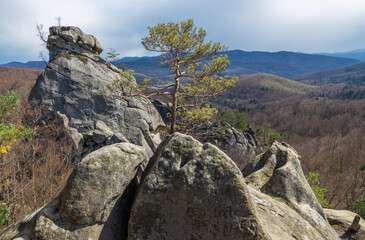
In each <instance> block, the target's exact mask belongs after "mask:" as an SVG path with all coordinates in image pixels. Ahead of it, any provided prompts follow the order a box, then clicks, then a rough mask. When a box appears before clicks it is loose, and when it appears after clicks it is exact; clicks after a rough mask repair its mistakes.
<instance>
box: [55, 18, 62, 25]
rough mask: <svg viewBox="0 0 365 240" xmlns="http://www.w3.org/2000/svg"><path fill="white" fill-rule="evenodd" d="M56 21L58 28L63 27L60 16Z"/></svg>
mask: <svg viewBox="0 0 365 240" xmlns="http://www.w3.org/2000/svg"><path fill="white" fill-rule="evenodd" d="M55 19H56V21H57V24H58V26H59V27H61V20H62V18H61V17H60V16H58V17H55Z"/></svg>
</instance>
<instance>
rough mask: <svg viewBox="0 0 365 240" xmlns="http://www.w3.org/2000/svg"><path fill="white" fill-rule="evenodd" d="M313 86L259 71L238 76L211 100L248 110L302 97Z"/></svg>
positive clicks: (312, 88)
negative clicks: (234, 83)
mask: <svg viewBox="0 0 365 240" xmlns="http://www.w3.org/2000/svg"><path fill="white" fill-rule="evenodd" d="M315 88H316V87H314V86H310V85H307V84H303V83H299V82H295V81H292V80H290V79H287V78H282V77H279V76H276V75H272V74H267V73H259V74H252V75H247V76H240V77H239V81H238V82H237V84H236V86H235V87H234V88H232V89H231V90H229V91H227V92H226V93H225V94H223V95H222V96H219V97H217V98H215V99H214V100H213V102H215V103H217V104H219V105H223V106H228V107H231V108H234V109H236V108H237V109H239V110H242V111H248V110H252V109H257V108H263V107H264V106H266V105H267V104H272V103H276V102H278V101H287V100H288V99H289V98H293V97H295V98H302V97H303V96H305V94H307V93H309V92H310V91H312V90H314V89H315Z"/></svg>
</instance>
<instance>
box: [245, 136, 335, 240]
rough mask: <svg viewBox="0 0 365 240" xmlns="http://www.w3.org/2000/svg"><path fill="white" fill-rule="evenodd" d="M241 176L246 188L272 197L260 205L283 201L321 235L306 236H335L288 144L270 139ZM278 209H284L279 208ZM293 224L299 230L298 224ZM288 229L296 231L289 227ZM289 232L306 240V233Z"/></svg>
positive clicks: (298, 157)
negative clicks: (267, 147)
mask: <svg viewBox="0 0 365 240" xmlns="http://www.w3.org/2000/svg"><path fill="white" fill-rule="evenodd" d="M244 175H245V179H246V182H247V184H248V185H249V186H250V187H252V188H254V189H256V190H258V191H261V192H262V193H265V194H266V195H267V196H270V197H271V198H273V199H274V200H275V201H273V200H271V198H267V197H266V199H270V200H271V201H270V202H271V203H268V204H263V205H264V206H268V205H270V206H274V208H276V209H281V208H279V207H278V206H276V205H278V204H277V203H276V202H281V203H284V204H286V205H287V206H288V207H289V208H291V209H292V210H294V211H295V212H296V214H299V215H300V218H301V220H300V221H301V222H302V223H303V224H304V223H305V224H307V226H305V227H307V228H309V226H311V228H313V229H315V232H316V234H317V235H318V236H321V238H319V237H316V238H312V237H309V236H308V239H338V235H337V234H336V232H335V231H334V230H333V228H332V227H331V226H330V225H329V223H328V222H327V219H326V217H325V215H324V212H323V209H322V207H321V205H320V203H319V202H318V200H317V198H316V196H315V195H314V193H313V191H312V189H311V187H310V186H309V184H308V182H307V180H306V179H305V176H304V173H303V171H302V167H301V164H300V156H299V155H298V153H297V152H296V151H295V150H294V149H293V148H292V147H291V146H289V145H287V144H285V143H278V142H274V143H273V144H272V145H271V147H270V149H269V150H267V151H266V152H265V153H263V154H260V155H259V156H258V157H256V158H255V161H254V162H253V163H251V164H250V165H248V166H247V167H246V168H245V169H244ZM252 192H254V191H252ZM254 195H255V194H254ZM260 196H262V195H259V194H257V196H256V197H257V198H258V199H260ZM261 199H262V197H261ZM256 202H257V204H258V205H260V204H259V203H260V202H265V200H263V201H260V200H258V201H256ZM275 206H276V207H275ZM267 210H268V209H267ZM280 211H281V212H284V211H283V210H282V209H281V210H280ZM280 211H277V212H280ZM288 214H289V213H288ZM291 214H293V213H291ZM284 215H285V214H284ZM277 216H280V214H277ZM279 219H280V217H279ZM298 221H299V220H298ZM268 223H269V224H271V223H272V221H268ZM275 223H276V222H275ZM297 226H298V229H299V226H300V225H299V224H298V225H297ZM303 226H304V225H303ZM290 229H292V231H293V230H296V229H295V228H294V229H293V228H292V227H291V228H290ZM275 231H277V230H275ZM308 232H310V231H308ZM292 235H293V236H295V238H294V239H306V238H305V236H306V235H305V234H303V233H300V232H297V234H296V235H294V234H292ZM289 239H290V238H289Z"/></svg>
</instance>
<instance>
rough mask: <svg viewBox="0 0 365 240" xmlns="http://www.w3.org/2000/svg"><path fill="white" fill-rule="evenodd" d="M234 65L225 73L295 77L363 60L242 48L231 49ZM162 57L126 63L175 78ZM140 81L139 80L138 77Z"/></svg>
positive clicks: (155, 76)
mask: <svg viewBox="0 0 365 240" xmlns="http://www.w3.org/2000/svg"><path fill="white" fill-rule="evenodd" d="M223 54H227V55H228V59H229V61H230V62H231V65H230V66H229V67H228V68H227V70H226V71H225V72H223V74H227V75H231V76H240V75H248V74H254V73H269V74H275V75H278V76H281V77H289V78H290V77H293V76H296V75H300V74H305V73H310V72H316V71H322V70H328V69H334V68H339V67H343V66H348V65H352V64H356V63H359V61H358V60H354V59H349V58H338V57H329V56H323V55H315V54H306V53H294V52H286V51H282V52H273V53H271V52H259V51H254V52H246V51H241V50H233V51H227V52H225V53H223ZM159 59H160V57H159V56H156V57H148V58H139V59H137V60H134V61H129V62H126V65H127V67H128V68H130V69H133V70H134V71H135V72H136V73H142V74H144V75H147V76H149V77H150V78H152V79H162V80H168V79H171V76H170V75H169V74H170V73H169V71H168V69H163V68H161V67H159V66H158V62H159ZM137 80H138V79H137Z"/></svg>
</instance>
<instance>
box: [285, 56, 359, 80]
mask: <svg viewBox="0 0 365 240" xmlns="http://www.w3.org/2000/svg"><path fill="white" fill-rule="evenodd" d="M292 79H293V80H295V81H300V82H303V83H307V84H315V85H321V84H326V83H349V84H356V85H359V86H365V62H362V63H358V64H354V65H350V66H345V67H341V68H336V69H330V70H325V71H319V72H313V73H307V74H302V75H298V76H294V77H293V78H292Z"/></svg>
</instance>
